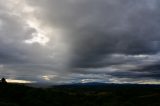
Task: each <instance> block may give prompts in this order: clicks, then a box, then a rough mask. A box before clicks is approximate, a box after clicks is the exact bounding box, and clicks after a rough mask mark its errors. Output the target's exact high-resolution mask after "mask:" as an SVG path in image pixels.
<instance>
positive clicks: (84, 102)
mask: <svg viewBox="0 0 160 106" xmlns="http://www.w3.org/2000/svg"><path fill="white" fill-rule="evenodd" d="M0 106H160V86H158V85H115V84H110V85H103V84H88V85H87V84H84V85H80V84H76V85H63V86H54V87H51V88H32V87H27V86H24V85H18V84H5V85H1V86H0Z"/></svg>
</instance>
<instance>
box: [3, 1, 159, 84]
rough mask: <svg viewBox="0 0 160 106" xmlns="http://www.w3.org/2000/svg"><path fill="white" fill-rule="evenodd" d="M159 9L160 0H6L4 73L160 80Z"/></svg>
mask: <svg viewBox="0 0 160 106" xmlns="http://www.w3.org/2000/svg"><path fill="white" fill-rule="evenodd" d="M159 11H160V1H159V0H152V1H151V0H134V1H133V0H98V1H97V0H38V1H37V0H0V64H1V67H0V72H1V76H6V77H7V78H12V79H20V80H31V81H39V82H43V81H47V82H52V83H57V82H60V83H63V82H66V83H72V82H108V83H110V82H115V83H124V82H129V83H147V82H151V83H155V82H156V83H158V82H159V77H160V73H159V66H157V65H156V64H158V62H159V61H160V58H159V55H160V53H159V52H160V49H159V48H160V36H159V34H160V25H159V22H160V13H159ZM151 66H154V67H157V68H152V67H151ZM142 70H145V71H142ZM117 81H120V82H117Z"/></svg>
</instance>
